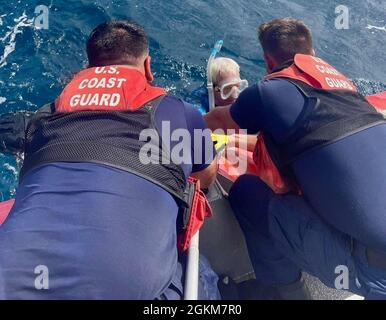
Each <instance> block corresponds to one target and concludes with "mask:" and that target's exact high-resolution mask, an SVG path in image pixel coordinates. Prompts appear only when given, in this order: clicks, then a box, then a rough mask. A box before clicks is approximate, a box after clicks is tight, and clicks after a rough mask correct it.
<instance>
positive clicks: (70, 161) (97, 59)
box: [0, 21, 217, 300]
mask: <svg viewBox="0 0 386 320" xmlns="http://www.w3.org/2000/svg"><path fill="white" fill-rule="evenodd" d="M87 55H88V61H89V66H88V68H87V69H85V70H82V71H81V72H79V73H78V74H77V75H76V76H75V77H74V78H73V80H72V81H71V82H70V83H69V84H68V85H67V86H66V88H65V89H64V90H63V92H62V93H61V94H60V96H59V97H58V99H57V100H56V101H55V103H52V104H49V105H47V106H45V107H43V108H42V109H40V110H39V111H38V112H37V113H36V114H32V115H27V114H22V113H18V114H11V115H3V116H2V117H1V119H0V128H1V133H0V141H1V144H0V145H1V147H0V148H1V152H5V153H16V152H24V154H25V160H24V164H23V167H22V170H21V176H20V185H19V188H18V191H17V195H16V203H15V205H14V207H13V209H12V211H11V213H10V215H9V217H8V219H7V221H6V222H5V223H4V225H3V226H2V227H1V228H0V288H1V290H0V299H141V300H142V299H144V300H151V299H181V298H182V296H183V285H182V277H183V276H184V274H183V271H184V270H183V268H182V265H181V264H180V263H179V262H178V253H177V219H178V212H179V208H180V207H181V206H183V204H184V201H185V200H184V197H183V193H184V189H185V186H186V184H187V179H188V177H189V176H191V175H192V176H193V177H195V178H197V179H199V180H200V181H201V186H202V187H203V188H206V187H208V186H209V185H211V184H212V183H213V182H214V180H215V177H216V172H217V166H216V161H215V160H214V156H213V150H209V151H208V150H204V149H203V151H202V153H201V154H194V150H193V149H192V148H191V145H195V144H200V143H205V145H207V144H209V146H211V147H212V149H213V145H211V143H212V142H211V141H205V140H206V138H205V137H203V138H198V137H197V135H195V134H193V132H194V130H196V129H197V130H200V129H205V128H206V123H205V121H204V119H203V117H202V116H201V115H200V113H199V112H198V111H197V110H195V109H194V108H193V107H192V106H191V105H188V104H186V103H185V102H183V101H182V100H179V99H177V98H174V97H171V96H168V95H167V94H166V92H165V90H164V89H162V88H158V87H155V86H153V85H152V84H151V82H152V81H153V74H152V71H151V58H150V55H149V45H148V39H147V36H146V34H145V31H144V30H143V28H142V27H140V26H139V25H137V24H135V23H130V22H128V21H111V22H107V23H103V24H101V25H99V26H98V27H97V28H95V30H93V31H92V33H91V34H90V36H89V38H88V41H87ZM162 123H168V124H169V125H170V130H171V132H174V130H177V129H178V130H181V129H185V130H187V131H188V132H189V133H190V137H191V139H192V141H187V142H189V147H188V150H189V152H192V154H190V153H189V156H188V157H187V156H184V158H183V161H182V162H180V161H179V160H178V161H177V160H175V159H174V158H173V156H171V150H172V149H173V148H174V147H175V146H176V144H177V142H176V141H175V140H172V139H171V138H170V137H168V136H167V135H166V136H162V137H163V139H170V141H166V140H163V141H162V143H160V144H157V145H155V146H154V145H153V146H152V147H158V146H161V145H162V146H161V147H160V148H161V150H160V151H161V152H160V154H161V155H162V156H168V155H169V156H168V159H170V158H171V162H170V161H169V162H168V161H163V159H160V161H152V162H150V163H149V164H148V163H145V162H143V161H142V159H141V152H142V151H141V149H142V148H141V147H145V143H146V141H147V138H145V139H142V138H141V135H142V132H143V130H145V131H146V129H149V128H156V132H155V133H156V134H158V135H159V136H161V128H162ZM165 137H166V138H165ZM195 137H196V138H195ZM209 140H210V137H209ZM168 145H169V146H170V147H167V146H168ZM142 156H143V154H142ZM43 271H44V272H46V273H45V274H40V273H41V272H43ZM39 275H41V279H43V277H46V278H44V279H45V280H42V281H40V280H39V278H38V277H39ZM38 280H39V281H40V282H39V281H38ZM45 289H47V290H45ZM200 298H203V299H205V297H202V296H201V297H200Z"/></svg>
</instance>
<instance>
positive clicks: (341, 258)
mask: <svg viewBox="0 0 386 320" xmlns="http://www.w3.org/2000/svg"><path fill="white" fill-rule="evenodd" d="M259 39H260V42H261V45H262V47H263V50H264V59H265V62H266V66H267V71H268V75H267V76H266V77H265V78H264V79H263V80H262V81H260V82H258V83H257V84H256V85H254V86H252V87H250V88H248V89H247V90H245V91H244V92H242V93H241V95H240V97H239V98H238V100H237V101H236V102H235V103H234V104H233V105H232V106H231V107H224V108H216V109H215V110H214V111H212V112H211V113H209V114H208V115H207V116H206V120H207V122H208V125H209V127H210V128H211V129H218V128H222V129H229V128H235V129H238V128H242V129H247V130H248V132H249V133H251V134H255V133H257V132H261V133H262V134H263V135H264V138H265V141H266V145H267V148H268V150H269V154H270V156H271V158H272V159H273V160H274V162H275V164H276V166H277V167H278V168H279V170H280V173H281V175H282V176H283V177H286V179H288V180H289V181H292V182H294V183H296V184H297V185H298V186H299V187H300V189H301V191H302V195H298V194H295V193H293V194H292V193H289V194H286V195H282V196H279V195H275V194H274V193H273V192H272V191H271V189H270V188H268V186H267V185H265V184H264V183H263V182H262V181H261V180H260V179H259V178H258V177H256V176H250V175H246V176H242V177H240V178H239V180H238V181H236V183H235V184H234V186H233V188H232V190H231V192H230V201H231V204H232V207H233V209H234V212H235V214H236V216H237V219H238V221H239V223H240V225H241V227H242V229H243V231H244V233H245V236H246V240H247V244H248V248H249V254H250V257H251V260H252V262H253V266H254V269H255V273H256V286H259V287H261V286H263V287H266V289H267V290H266V291H265V292H271V295H272V297H273V298H277V299H307V298H310V294H309V291H308V289H307V287H306V286H305V284H304V281H303V280H302V277H301V274H302V271H306V272H308V273H310V274H312V275H314V276H316V277H318V278H319V279H320V280H321V281H322V282H324V283H325V284H326V285H327V286H329V287H332V288H336V289H344V290H348V291H350V292H354V293H356V294H359V295H362V296H364V297H365V298H366V299H386V237H385V234H386V219H385V208H386V198H385V196H384V194H383V193H384V190H386V166H385V165H384V162H385V158H386V123H385V120H384V119H383V117H382V115H380V114H379V113H377V112H376V110H375V109H374V108H373V107H372V106H371V105H370V104H369V103H368V102H367V101H366V100H365V99H364V98H363V97H362V96H361V95H360V94H359V93H358V92H357V89H356V88H355V86H354V85H353V84H352V82H351V81H350V80H349V79H348V78H346V77H345V76H344V75H343V74H341V73H340V72H338V71H337V70H336V69H335V68H334V67H333V66H331V65H329V64H328V63H326V62H325V61H323V60H322V59H320V58H318V57H316V56H315V51H314V48H313V41H312V36H311V31H310V29H309V28H308V27H307V26H306V25H305V24H304V23H303V22H302V21H299V20H296V19H292V18H283V19H277V20H273V21H271V22H268V23H264V24H262V25H261V26H260V28H259ZM268 289H271V290H268Z"/></svg>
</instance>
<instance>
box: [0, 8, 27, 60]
mask: <svg viewBox="0 0 386 320" xmlns="http://www.w3.org/2000/svg"><path fill="white" fill-rule="evenodd" d="M2 17H3V16H2ZM33 21H34V20H33V19H28V17H27V15H26V13H25V12H24V13H23V14H22V15H21V16H20V17H19V18H16V19H14V22H15V23H16V24H15V25H14V26H13V27H8V29H9V31H8V32H7V33H6V34H5V36H4V37H3V38H0V41H1V42H2V43H5V47H4V52H3V54H2V56H1V57H0V68H2V67H4V66H6V65H7V60H6V59H7V57H8V56H9V55H10V54H11V53H12V52H14V51H15V49H16V36H17V35H18V34H21V33H23V29H24V28H26V27H27V28H30V27H32V26H33ZM1 23H2V20H1Z"/></svg>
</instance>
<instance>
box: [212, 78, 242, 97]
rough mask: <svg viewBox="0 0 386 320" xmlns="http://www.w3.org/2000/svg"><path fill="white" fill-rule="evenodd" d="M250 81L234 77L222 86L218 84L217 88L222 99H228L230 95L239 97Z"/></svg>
mask: <svg viewBox="0 0 386 320" xmlns="http://www.w3.org/2000/svg"><path fill="white" fill-rule="evenodd" d="M248 86H249V83H248V81H247V80H241V79H234V80H232V81H228V82H226V83H224V84H223V85H221V86H216V87H215V90H216V91H217V92H220V94H221V99H223V100H228V99H229V98H230V97H233V98H235V99H237V98H238V97H239V95H240V93H241V92H242V91H244V90H245V89H246V88H248Z"/></svg>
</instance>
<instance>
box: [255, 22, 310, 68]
mask: <svg viewBox="0 0 386 320" xmlns="http://www.w3.org/2000/svg"><path fill="white" fill-rule="evenodd" d="M259 40H260V43H261V46H262V47H263V50H264V52H265V53H267V54H269V55H270V56H271V57H272V58H273V59H274V60H275V61H276V62H277V63H279V64H281V63H283V62H286V61H288V60H292V59H293V58H294V57H295V55H296V54H298V53H302V54H312V49H313V45H312V35H311V30H310V29H309V28H308V27H307V26H306V25H305V23H304V22H303V21H301V20H297V19H293V18H282V19H276V20H273V21H270V22H267V23H263V24H262V25H260V27H259Z"/></svg>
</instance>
